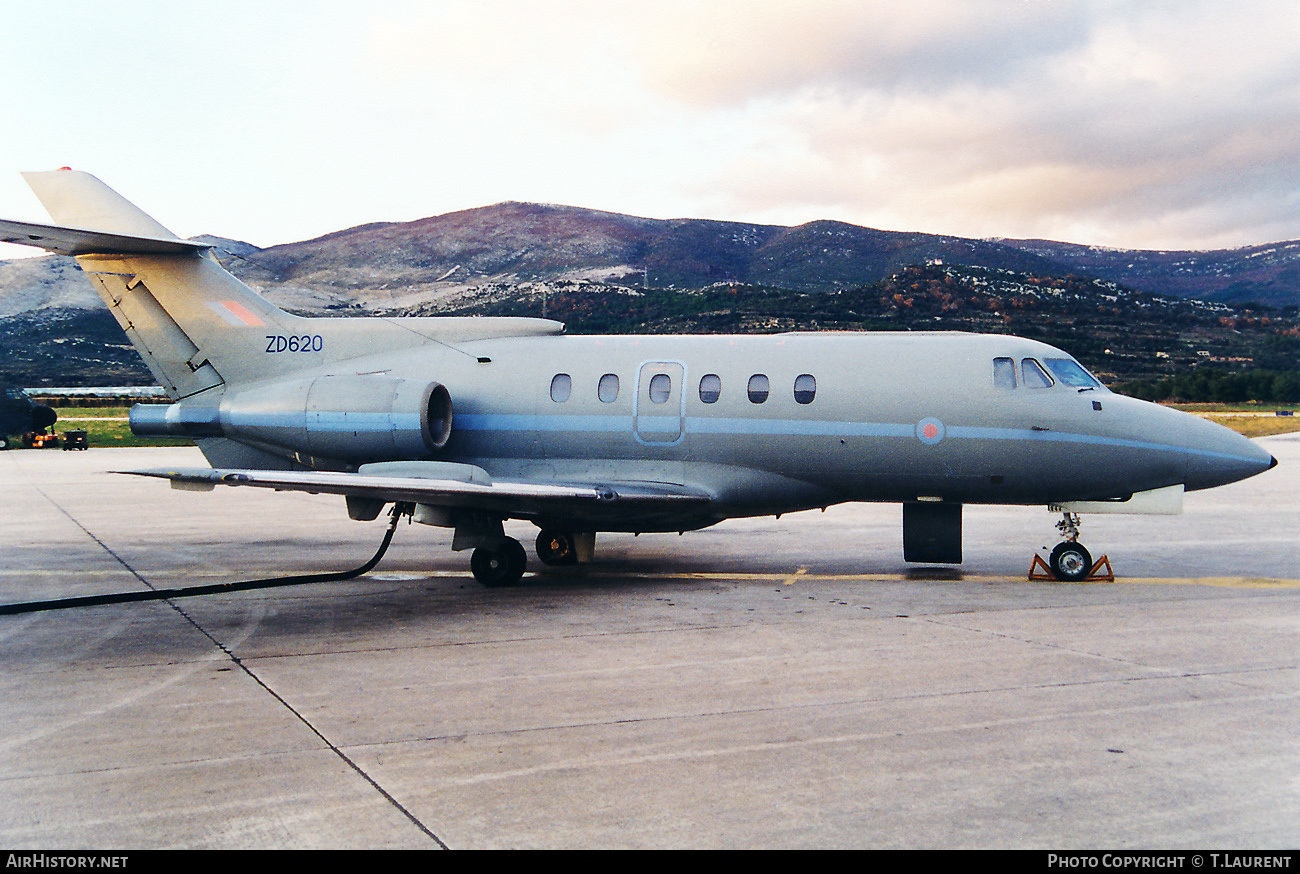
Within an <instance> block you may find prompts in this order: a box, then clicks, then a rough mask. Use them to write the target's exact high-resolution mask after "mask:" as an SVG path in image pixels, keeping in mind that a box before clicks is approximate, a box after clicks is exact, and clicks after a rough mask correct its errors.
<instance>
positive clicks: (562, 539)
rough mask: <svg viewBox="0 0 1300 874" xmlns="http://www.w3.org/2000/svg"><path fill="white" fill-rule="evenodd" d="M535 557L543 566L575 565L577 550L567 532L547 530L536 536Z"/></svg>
mask: <svg viewBox="0 0 1300 874" xmlns="http://www.w3.org/2000/svg"><path fill="white" fill-rule="evenodd" d="M537 557H538V558H540V559H541V560H542V563H543V564H549V565H561V564H577V563H578V548H577V546H575V545H574V542H573V536H572V535H571V534H569V533H568V532H567V531H556V530H554V529H549V528H547V529H543V530H542V531H541V533H539V534H538V535H537Z"/></svg>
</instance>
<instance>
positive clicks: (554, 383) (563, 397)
mask: <svg viewBox="0 0 1300 874" xmlns="http://www.w3.org/2000/svg"><path fill="white" fill-rule="evenodd" d="M572 393H573V380H572V379H570V378H569V374H567V373H557V374H555V378H554V379H552V380H551V400H553V401H555V402H556V403H557V404H562V403H564V402H565V401H567V400H568V399H569V395H570V394H572Z"/></svg>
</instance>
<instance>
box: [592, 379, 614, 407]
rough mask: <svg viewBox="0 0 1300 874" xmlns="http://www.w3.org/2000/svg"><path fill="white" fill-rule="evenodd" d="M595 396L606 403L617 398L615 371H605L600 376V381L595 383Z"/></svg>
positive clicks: (610, 402)
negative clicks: (605, 372)
mask: <svg viewBox="0 0 1300 874" xmlns="http://www.w3.org/2000/svg"><path fill="white" fill-rule="evenodd" d="M596 396H597V397H599V398H600V399H601V400H602V401H603V402H604V403H607V404H612V403H614V401H616V400H618V374H617V373H607V374H605V375H604V376H602V377H601V378H600V382H599V383H598V384H597V385H596Z"/></svg>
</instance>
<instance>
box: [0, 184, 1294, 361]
mask: <svg viewBox="0 0 1300 874" xmlns="http://www.w3.org/2000/svg"><path fill="white" fill-rule="evenodd" d="M199 239H202V240H204V241H205V242H210V243H212V244H213V245H214V247H215V248H216V250H217V253H218V257H219V258H221V260H222V261H223V263H224V264H226V266H227V267H228V269H230V270H231V272H233V273H235V275H237V276H239V277H240V278H241V279H243V280H244V281H245V282H247V283H249V284H250V285H252V286H254V287H255V288H258V289H259V290H261V291H262V293H264V294H265V295H266V296H267V298H268V299H269V300H271V301H273V302H274V303H276V304H277V305H279V306H282V307H284V308H286V309H290V310H293V311H297V312H302V313H307V314H320V315H328V314H338V315H343V314H361V313H391V314H400V313H403V312H419V313H420V314H425V315H427V314H432V313H437V312H452V311H455V312H474V311H483V312H487V311H489V310H491V311H500V306H508V305H512V303H511V302H513V301H516V300H518V299H520V296H521V294H522V295H524V296H526V295H527V293H528V292H529V291H530V290H533V291H534V292H535V291H536V290H537V289H541V290H542V293H543V294H545V293H548V292H549V291H550V290H554V289H557V288H559V289H565V290H569V291H572V290H574V289H579V290H582V291H583V292H585V293H588V294H591V293H599V292H610V291H613V292H621V293H624V294H627V293H643V292H646V291H649V290H655V291H656V292H661V291H674V290H675V291H699V290H702V289H709V288H716V287H719V286H744V287H749V288H752V287H758V288H764V289H777V290H782V291H784V292H790V293H797V294H801V295H809V294H814V295H815V294H824V293H837V292H844V291H848V290H852V289H860V288H862V287H864V286H869V285H872V284H875V283H882V282H886V281H888V280H889V279H890V278H891V277H895V276H897V275H898V274H899V273H900V271H903V270H904V269H905V268H908V267H911V266H914V265H930V266H934V265H950V266H960V267H963V268H973V269H977V270H980V271H984V275H988V276H992V275H995V274H997V275H1001V274H1005V275H1009V276H1025V277H1039V278H1041V277H1060V278H1063V277H1086V278H1088V279H1089V280H1090V281H1094V282H1098V283H1103V284H1105V283H1109V284H1111V285H1114V286H1118V287H1122V288H1124V289H1131V290H1134V291H1138V292H1144V293H1146V294H1148V295H1153V296H1155V297H1156V298H1160V299H1172V300H1180V299H1186V300H1189V301H1203V302H1212V303H1214V304H1216V306H1222V305H1224V304H1227V305H1229V306H1230V307H1241V306H1247V307H1249V306H1251V305H1255V304H1264V305H1267V306H1270V307H1275V308H1280V309H1282V310H1283V312H1288V311H1289V312H1290V314H1291V316H1292V317H1294V313H1295V310H1294V309H1292V308H1294V307H1296V306H1297V305H1298V304H1300V241H1293V242H1282V243H1275V244H1270V245H1261V246H1252V247H1246V248H1241V249H1232V250H1222V251H1146V250H1122V249H1107V248H1100V247H1093V246H1083V245H1077V244H1071V243H1059V242H1052V241H1044V240H1009V239H991V240H979V239H967V238H961V237H951V236H941V235H934V234H925V233H918V232H899V231H885V230H877V229H872V228H866V227H859V226H857V225H852V224H847V223H844V222H838V221H829V220H824V221H814V222H809V223H807V224H803V225H798V226H794V227H786V226H779V225H761V224H749V223H742V222H726V221H713V220H703V219H650V218H641V217H636V216H628V215H621V214H617V213H610V212H602V211H598V210H592V209H584V208H580V207H572V206H557V205H549V204H533V203H517V202H506V203H500V204H496V205H494V206H487V207H481V208H477V209H470V210H463V211H459V212H453V213H448V214H445V215H440V216H433V217H430V218H425V219H419V220H417V221H411V222H402V223H377V224H368V225H362V226H359V227H354V228H349V229H347V230H342V231H338V232H335V233H332V234H327V235H325V236H322V237H318V238H316V239H313V240H306V241H302V242H297V243H287V244H283V245H277V246H271V247H268V248H258V247H255V246H252V245H249V244H247V243H242V242H238V241H232V240H226V239H220V238H212V237H207V238H199ZM1097 293H1098V294H1099V295H1101V296H1106V294H1107V292H1106V291H1105V289H1102V290H1100V291H1098V292H1097ZM1075 303H1076V304H1077V303H1078V301H1077V300H1076V301H1075ZM1098 305H1101V300H1100V297H1099V302H1098ZM494 307H495V309H494ZM1226 312H1227V314H1228V315H1229V316H1231V315H1232V311H1226ZM1220 315H1222V314H1220ZM105 319H107V316H106V314H104V312H103V310H102V307H101V304H100V303H99V301H98V299H97V297H96V296H95V295H94V293H93V292H92V291H91V290H90V288H89V285H88V284H87V283H86V282H85V281H84V279H83V278H82V277H80V276H79V275H78V270H77V268H76V266H75V264H74V263H73V262H72V261H71V259H66V258H58V257H47V258H37V259H23V260H15V261H8V262H0V322H3V323H4V327H5V328H6V330H5V332H4V333H5V335H6V337H7V342H5V343H0V355H3V356H4V358H3V359H2V360H3V361H4V367H3V368H0V369H6V368H7V369H8V370H9V371H11V372H12V371H14V370H15V369H16V370H17V371H18V372H16V373H12V376H13V378H14V379H15V380H16V381H19V382H22V381H24V377H25V378H26V381H27V382H29V383H30V382H31V380H32V378H33V374H32V373H31V372H30V371H31V370H32V368H29V367H16V365H13V362H15V361H16V357H15V356H17V358H21V357H22V355H23V352H22V350H23V348H24V343H26V342H27V341H30V342H31V343H36V344H44V347H45V348H46V349H47V354H43V355H41V356H39V357H40V359H41V362H33V367H36V368H37V369H39V370H41V372H47V373H48V372H49V371H51V370H59V369H63V370H66V369H67V368H63V367H61V366H59V365H57V362H58V361H59V360H60V359H61V358H62V359H74V360H82V359H85V362H84V363H85V364H86V366H87V368H88V370H87V373H86V374H85V375H84V378H85V379H92V378H93V379H106V378H109V377H110V375H111V374H112V373H113V372H115V371H116V370H119V369H120V367H119V363H120V364H121V366H123V367H126V368H127V369H128V370H130V369H131V368H135V370H136V372H137V375H138V373H139V365H138V364H134V363H133V362H132V360H131V355H130V354H129V349H128V347H126V345H125V341H124V339H123V338H121V335H120V333H116V328H115V326H114V325H113V324H112V322H111V320H107V321H105ZM73 322H75V323H76V324H75V325H74V324H73ZM100 322H103V326H102V327H103V332H102V336H101V330H100V328H97V327H95V326H96V325H99V323H100ZM945 326H946V325H945ZM956 326H957V327H960V326H961V325H956ZM667 327H668V328H669V329H671V328H672V326H671V325H668V326H667ZM749 327H753V326H752V325H750V326H749ZM72 330H76V331H79V332H81V334H80V335H69V333H68V332H69V331H72ZM87 331H89V332H90V336H89V337H85V335H86V332H87ZM82 337H85V340H84V342H83V340H82V339H81V338H82ZM60 338H62V341H61V343H58V345H61V346H62V347H63V348H61V349H53V350H50V349H49V348H48V347H49V344H51V343H56V341H59V340H60ZM83 345H84V346H85V348H82V346H83ZM56 353H60V354H56ZM118 359H121V361H120V362H119V363H114V362H118ZM42 362H43V363H42ZM11 365H12V366H11ZM91 372H93V373H94V374H95V376H93V377H92V376H91ZM46 384H49V382H48V380H46Z"/></svg>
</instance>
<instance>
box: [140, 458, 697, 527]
mask: <svg viewBox="0 0 1300 874" xmlns="http://www.w3.org/2000/svg"><path fill="white" fill-rule="evenodd" d="M114 473H124V474H131V475H134V476H149V477H158V478H161V479H167V480H170V481H171V483H172V486H173V488H181V489H190V490H208V489H212V488H215V487H216V486H219V485H224V486H250V487H253V488H263V489H274V490H276V491H297V492H307V493H310V494H330V495H345V496H351V497H359V498H371V499H378V500H382V501H409V502H412V503H417V504H431V505H434V506H443V507H472V508H475V509H481V510H491V511H495V512H500V513H503V514H506V515H511V516H518V515H521V514H524V515H529V514H533V513H543V512H552V511H554V510H556V509H558V508H564V507H573V506H575V505H587V506H590V505H595V504H618V505H620V507H621V508H624V509H628V507H627V505H629V504H631V505H637V506H646V505H649V506H654V507H662V508H666V507H668V506H681V505H689V504H704V503H707V502H708V501H709V500H710V499H711V496H710V495H709V494H707V493H706V492H703V491H701V490H698V489H692V488H689V487H687V486H680V485H675V484H670V483H644V482H637V483H632V482H628V483H553V482H538V481H530V480H491V481H486V482H485V481H483V480H482V479H481V478H475V479H473V480H463V479H448V478H439V479H434V478H429V477H420V476H400V475H376V474H366V473H340V472H334V471H281V470H224V469H215V468H177V469H162V468H158V469H152V470H124V471H114ZM609 509H611V510H613V509H614V507H613V506H611V507H609Z"/></svg>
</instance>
